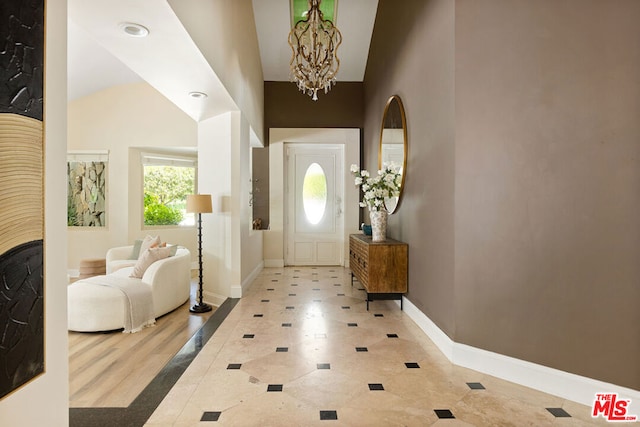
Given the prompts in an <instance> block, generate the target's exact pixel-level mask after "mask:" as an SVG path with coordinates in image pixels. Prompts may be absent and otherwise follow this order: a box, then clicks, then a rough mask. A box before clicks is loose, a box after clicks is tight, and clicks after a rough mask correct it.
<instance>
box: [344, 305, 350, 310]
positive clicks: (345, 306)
mask: <svg viewBox="0 0 640 427" xmlns="http://www.w3.org/2000/svg"><path fill="white" fill-rule="evenodd" d="M342 309H343V310H351V307H349V306H348V305H343V306H342Z"/></svg>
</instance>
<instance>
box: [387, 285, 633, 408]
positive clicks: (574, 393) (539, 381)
mask: <svg viewBox="0 0 640 427" xmlns="http://www.w3.org/2000/svg"><path fill="white" fill-rule="evenodd" d="M398 305H399V303H398ZM403 305H404V312H405V313H406V314H407V316H409V318H411V320H413V321H414V322H415V323H416V324H417V325H418V327H419V328H420V329H422V331H423V332H424V333H425V334H426V335H427V336H428V337H429V339H431V341H433V343H434V344H435V345H436V346H437V347H438V349H440V351H441V352H442V353H443V354H444V355H445V357H446V358H447V359H449V361H450V362H451V363H453V364H455V365H459V366H462V367H465V368H469V369H473V370H475V371H478V372H482V373H485V374H488V375H492V376H494V377H498V378H501V379H503V380H506V381H510V382H513V383H516V384H520V385H523V386H526V387H530V388H533V389H536V390H539V391H542V392H544V393H549V394H553V395H555V396H559V397H562V398H564V399H568V400H571V401H574V402H578V403H581V404H583V405H587V406H592V405H593V401H594V399H595V395H596V393H618V395H619V396H620V398H625V399H631V400H632V401H633V402H640V391H637V390H633V389H630V388H626V387H622V386H617V385H615V384H610V383H606V382H604V381H599V380H595V379H592V378H588V377H583V376H580V375H576V374H572V373H569V372H565V371H560V370H558V369H554V368H549V367H546V366H542V365H538V364H536V363H532V362H527V361H525V360H520V359H516V358H513V357H509V356H505V355H502V354H498V353H493V352H491V351H487V350H482V349H479V348H476V347H471V346H469V345H466V344H460V343H456V342H455V341H453V340H451V338H449V337H448V336H447V334H445V333H444V332H443V331H442V330H441V329H440V328H439V327H438V326H437V325H436V324H435V323H434V322H433V321H432V320H431V319H429V317H427V316H426V315H425V314H424V313H423V312H422V311H420V310H419V309H418V308H417V307H416V306H415V305H413V303H411V301H409V300H408V299H407V298H404V297H403Z"/></svg>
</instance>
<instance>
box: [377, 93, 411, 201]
mask: <svg viewBox="0 0 640 427" xmlns="http://www.w3.org/2000/svg"><path fill="white" fill-rule="evenodd" d="M391 163H394V164H395V165H398V166H399V167H400V174H401V175H402V180H401V184H400V194H399V195H398V196H396V197H391V198H388V199H385V201H384V205H385V207H386V208H387V211H388V212H389V213H390V214H392V213H394V212H395V211H396V210H397V209H398V207H399V206H400V202H401V201H402V193H403V191H402V190H403V189H404V179H405V177H406V175H407V119H406V116H405V112H404V106H403V105H402V100H401V99H400V97H399V96H398V95H393V96H391V97H390V98H389V100H388V101H387V105H385V107H384V114H383V115H382V126H381V128H380V146H379V147H378V169H382V167H383V165H387V164H391Z"/></svg>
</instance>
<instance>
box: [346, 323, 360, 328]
mask: <svg viewBox="0 0 640 427" xmlns="http://www.w3.org/2000/svg"><path fill="white" fill-rule="evenodd" d="M347 326H348V327H350V328H357V327H358V324H357V323H347Z"/></svg>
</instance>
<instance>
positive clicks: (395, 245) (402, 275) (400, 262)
mask: <svg viewBox="0 0 640 427" xmlns="http://www.w3.org/2000/svg"><path fill="white" fill-rule="evenodd" d="M408 252H409V247H408V245H407V244H406V243H402V242H398V241H397V240H393V239H387V240H385V241H384V242H372V241H371V236H365V235H364V234H351V235H350V236H349V265H350V268H351V285H352V286H353V277H354V276H355V277H356V278H357V279H358V280H359V281H360V283H362V285H363V286H364V289H365V291H366V292H367V310H369V301H373V300H374V299H399V300H400V309H401V310H402V294H404V293H406V292H407V277H408V267H407V265H408Z"/></svg>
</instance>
